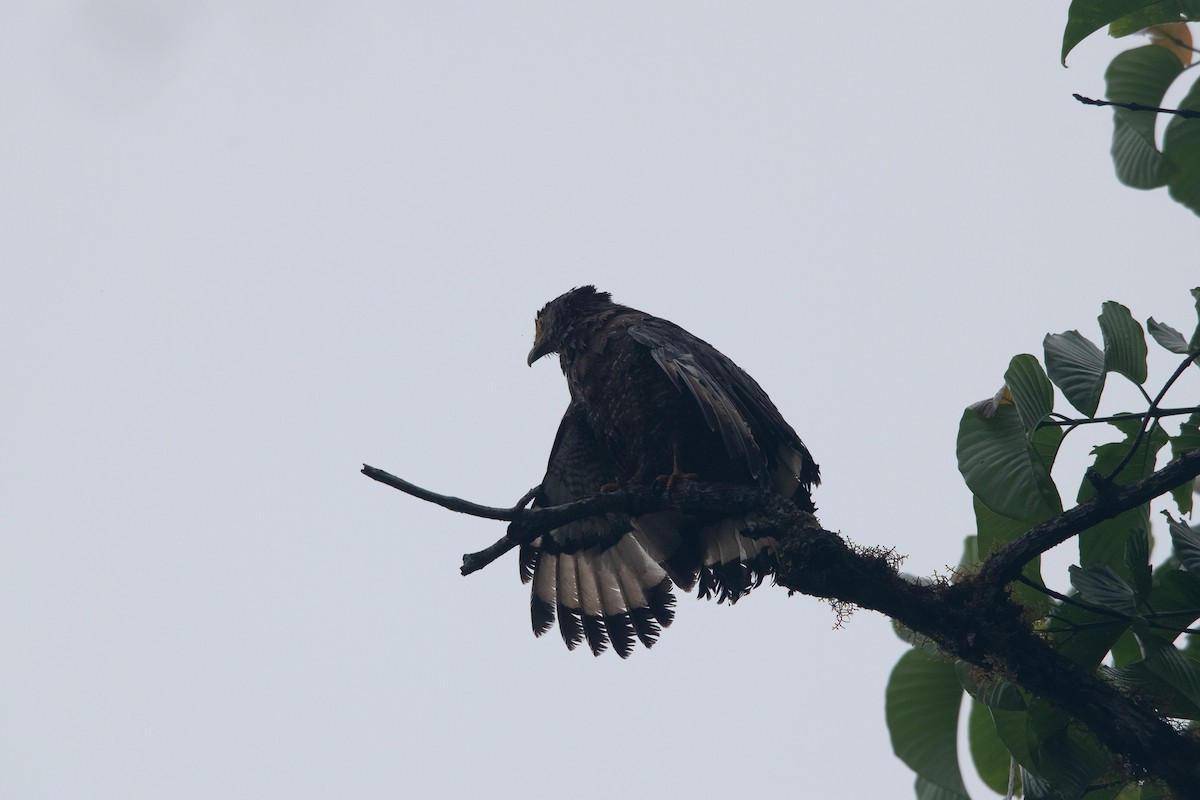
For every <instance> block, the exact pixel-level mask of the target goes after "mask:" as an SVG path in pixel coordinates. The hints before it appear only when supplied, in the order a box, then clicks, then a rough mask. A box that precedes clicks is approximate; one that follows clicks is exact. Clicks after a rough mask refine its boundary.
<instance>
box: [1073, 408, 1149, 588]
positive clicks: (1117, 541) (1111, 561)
mask: <svg viewBox="0 0 1200 800" xmlns="http://www.w3.org/2000/svg"><path fill="white" fill-rule="evenodd" d="M1110 424H1112V426H1113V427H1115V428H1117V429H1118V430H1120V431H1121V432H1123V433H1124V434H1125V437H1126V438H1125V440H1124V441H1120V442H1110V443H1108V444H1102V445H1098V446H1097V447H1094V448H1093V449H1092V452H1093V453H1094V454H1095V456H1096V460H1095V461H1094V462H1093V464H1092V469H1093V470H1094V471H1095V472H1097V473H1099V474H1101V475H1109V474H1111V473H1112V471H1113V470H1115V469H1116V468H1117V465H1118V464H1119V463H1121V461H1122V460H1123V459H1124V458H1125V454H1126V453H1127V452H1128V451H1129V448H1130V447H1131V446H1132V445H1133V441H1134V439H1136V438H1137V432H1138V430H1139V428H1140V426H1141V423H1140V421H1139V420H1138V419H1137V418H1136V417H1132V416H1130V417H1126V418H1125V419H1122V420H1118V421H1116V422H1113V423H1110ZM1167 441H1168V438H1167V434H1166V432H1165V431H1163V429H1162V428H1161V427H1159V426H1158V425H1157V424H1152V427H1151V428H1150V430H1149V431H1147V433H1146V435H1145V436H1143V437H1142V440H1141V442H1140V443H1139V444H1138V448H1137V450H1136V451H1135V452H1134V455H1133V457H1132V458H1131V459H1129V462H1128V463H1127V464H1126V465H1125V466H1124V467H1122V468H1121V472H1120V473H1119V474H1117V475H1115V476H1113V481H1114V482H1115V483H1117V484H1118V485H1124V484H1129V483H1133V482H1134V481H1139V480H1141V479H1142V478H1145V477H1146V476H1147V475H1149V474H1150V473H1152V472H1154V465H1155V460H1156V458H1157V455H1158V451H1159V450H1161V449H1162V447H1163V445H1165V444H1166V442H1167ZM1095 496H1096V487H1095V486H1094V485H1093V484H1092V482H1091V481H1090V480H1088V479H1087V478H1086V477H1085V478H1084V479H1083V481H1082V483H1081V484H1080V487H1079V493H1078V495H1077V496H1076V499H1077V501H1078V502H1080V503H1086V502H1088V501H1089V500H1091V499H1092V498H1094V497H1095ZM1149 530H1150V505H1149V504H1148V503H1147V504H1144V505H1141V506H1138V507H1137V508H1133V509H1130V510H1128V511H1123V512H1122V513H1120V514H1118V515H1116V516H1115V517H1112V518H1110V519H1106V520H1104V521H1102V522H1099V523H1097V524H1096V525H1093V526H1092V527H1090V528H1088V529H1086V530H1084V531H1083V532H1082V533H1080V534H1079V563H1080V564H1082V565H1084V566H1088V565H1091V564H1106V565H1108V566H1110V567H1112V568H1113V569H1114V570H1116V572H1117V573H1118V574H1119V575H1121V576H1122V577H1124V578H1129V577H1130V572H1129V567H1128V566H1127V565H1126V563H1125V542H1126V540H1127V539H1128V538H1129V537H1130V536H1131V535H1133V534H1135V533H1137V532H1138V531H1147V532H1148V531H1149Z"/></svg>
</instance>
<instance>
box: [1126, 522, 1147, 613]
mask: <svg viewBox="0 0 1200 800" xmlns="http://www.w3.org/2000/svg"><path fill="white" fill-rule="evenodd" d="M1125 566H1127V567H1128V568H1129V577H1130V580H1129V583H1130V585H1131V586H1133V591H1134V595H1135V597H1136V598H1137V603H1138V605H1139V606H1140V605H1141V604H1142V603H1144V602H1145V601H1146V598H1147V597H1148V596H1149V595H1150V587H1151V583H1152V581H1153V577H1154V576H1153V570H1152V569H1151V568H1150V532H1149V531H1148V530H1145V529H1142V530H1135V531H1134V532H1133V533H1132V534H1130V535H1129V538H1128V539H1126V540H1125Z"/></svg>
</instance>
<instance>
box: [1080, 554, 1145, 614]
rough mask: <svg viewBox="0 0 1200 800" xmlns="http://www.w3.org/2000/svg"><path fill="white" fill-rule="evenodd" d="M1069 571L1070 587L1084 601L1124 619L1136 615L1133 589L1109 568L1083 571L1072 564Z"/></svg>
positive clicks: (1098, 567) (1135, 599)
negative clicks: (1073, 588) (1076, 591)
mask: <svg viewBox="0 0 1200 800" xmlns="http://www.w3.org/2000/svg"><path fill="white" fill-rule="evenodd" d="M1069 571H1070V573H1071V585H1072V586H1074V587H1075V588H1076V589H1078V590H1079V593H1080V594H1081V595H1083V599H1084V600H1086V601H1088V602H1089V603H1091V604H1092V605H1094V606H1100V607H1101V608H1107V609H1108V610H1110V611H1115V612H1117V613H1118V614H1123V615H1125V616H1126V617H1133V616H1136V615H1137V613H1138V607H1137V598H1136V595H1135V594H1134V591H1133V587H1132V586H1130V585H1129V584H1128V583H1126V582H1125V580H1124V579H1123V578H1122V577H1121V576H1120V575H1118V574H1117V573H1116V572H1114V571H1113V569H1112V568H1111V567H1107V566H1093V567H1087V568H1086V569H1084V568H1083V567H1077V566H1075V565H1074V564H1072V565H1071V566H1070V568H1069Z"/></svg>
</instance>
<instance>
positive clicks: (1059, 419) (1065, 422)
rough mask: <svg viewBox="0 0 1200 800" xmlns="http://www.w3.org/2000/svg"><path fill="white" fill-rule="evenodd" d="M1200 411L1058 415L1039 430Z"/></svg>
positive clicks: (1192, 409) (1193, 409)
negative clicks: (1092, 415)
mask: <svg viewBox="0 0 1200 800" xmlns="http://www.w3.org/2000/svg"><path fill="white" fill-rule="evenodd" d="M1197 411H1200V406H1192V407H1190V408H1155V409H1150V410H1148V411H1143V412H1142V413H1140V414H1138V413H1133V412H1130V413H1126V414H1113V415H1112V416H1108V417H1085V418H1083V419H1072V418H1071V417H1066V416H1063V415H1062V414H1056V415H1055V417H1056V419H1044V420H1042V421H1041V422H1039V423H1038V427H1039V428H1046V427H1056V428H1074V427H1076V426H1077V425H1095V424H1097V423H1100V422H1122V421H1124V420H1127V419H1133V420H1137V419H1142V418H1143V417H1150V418H1152V419H1162V418H1163V417H1178V416H1181V415H1183V414H1195V413H1196V412H1197Z"/></svg>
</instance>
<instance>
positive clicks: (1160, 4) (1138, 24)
mask: <svg viewBox="0 0 1200 800" xmlns="http://www.w3.org/2000/svg"><path fill="white" fill-rule="evenodd" d="M1196 6H1197V3H1196V2H1195V0H1158V1H1157V2H1155V3H1151V4H1150V5H1148V6H1145V7H1144V8H1141V9H1139V10H1138V11H1135V12H1134V13H1132V14H1129V15H1128V16H1125V17H1121V18H1120V19H1118V20H1114V21H1113V23H1112V24H1111V25H1109V27H1108V33H1109V35H1110V36H1115V37H1121V36H1128V35H1129V34H1131V33H1137V32H1139V31H1143V30H1145V29H1146V28H1149V27H1150V26H1151V25H1162V24H1165V23H1168V22H1186V21H1187V20H1189V19H1195V18H1196V16H1195V15H1196V12H1197V7H1196Z"/></svg>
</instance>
